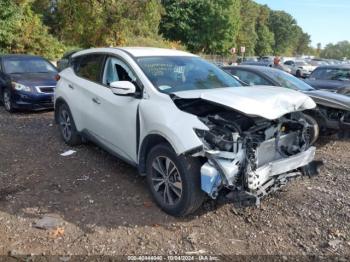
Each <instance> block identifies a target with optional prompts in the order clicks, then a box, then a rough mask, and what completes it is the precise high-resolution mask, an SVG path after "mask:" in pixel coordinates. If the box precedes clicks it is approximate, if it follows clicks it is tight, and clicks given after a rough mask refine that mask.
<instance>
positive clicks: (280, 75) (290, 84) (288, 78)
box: [269, 70, 314, 91]
mask: <svg viewBox="0 0 350 262" xmlns="http://www.w3.org/2000/svg"><path fill="white" fill-rule="evenodd" d="M269 76H270V77H271V78H272V79H273V80H275V81H276V82H277V83H278V84H279V85H281V86H282V87H286V88H290V89H294V90H300V91H312V90H314V89H313V88H312V87H311V86H309V85H308V84H306V83H305V82H304V81H302V80H300V79H298V78H296V77H294V76H292V75H290V74H288V73H286V72H283V71H281V70H271V73H270V72H269Z"/></svg>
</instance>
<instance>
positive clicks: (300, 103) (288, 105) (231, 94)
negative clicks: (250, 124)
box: [174, 86, 316, 120]
mask: <svg viewBox="0 0 350 262" xmlns="http://www.w3.org/2000/svg"><path fill="white" fill-rule="evenodd" d="M174 94H175V95H176V96H177V97H180V98H184V99H195V98H198V99H203V100H207V101H210V102H213V103H216V104H221V105H223V106H226V107H230V108H232V109H235V110H237V111H240V112H242V113H244V114H247V115H251V116H260V117H263V118H266V119H270V120H274V119H277V118H280V117H281V116H283V115H285V114H288V113H291V112H295V111H303V110H306V109H312V108H315V107H316V104H315V102H314V101H313V100H312V99H311V98H310V97H308V96H307V95H305V94H303V93H301V92H298V91H294V90H290V89H287V88H280V87H271V86H249V87H232V88H216V89H208V90H190V91H181V92H176V93H174Z"/></svg>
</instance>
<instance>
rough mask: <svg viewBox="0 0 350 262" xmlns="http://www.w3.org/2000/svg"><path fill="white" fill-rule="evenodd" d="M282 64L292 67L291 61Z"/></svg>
mask: <svg viewBox="0 0 350 262" xmlns="http://www.w3.org/2000/svg"><path fill="white" fill-rule="evenodd" d="M284 64H285V65H289V66H290V65H292V61H287V62H285V63H284Z"/></svg>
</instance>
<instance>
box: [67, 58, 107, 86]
mask: <svg viewBox="0 0 350 262" xmlns="http://www.w3.org/2000/svg"><path fill="white" fill-rule="evenodd" d="M103 60H104V55H100V54H92V55H85V56H82V57H78V58H76V59H74V62H73V67H74V71H75V73H76V74H77V75H78V76H81V77H83V78H86V79H88V80H91V81H94V82H100V80H101V79H100V75H101V70H102V64H103Z"/></svg>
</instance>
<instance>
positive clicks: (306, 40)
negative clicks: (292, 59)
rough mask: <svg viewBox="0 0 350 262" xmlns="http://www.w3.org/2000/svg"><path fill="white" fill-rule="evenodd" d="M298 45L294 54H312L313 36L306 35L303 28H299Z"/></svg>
mask: <svg viewBox="0 0 350 262" xmlns="http://www.w3.org/2000/svg"><path fill="white" fill-rule="evenodd" d="M296 35H297V36H296V43H295V47H294V53H295V54H296V55H302V54H306V53H308V52H310V49H311V48H310V43H311V36H310V35H309V34H307V33H304V32H303V30H302V29H301V27H298V28H297V34H296Z"/></svg>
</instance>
